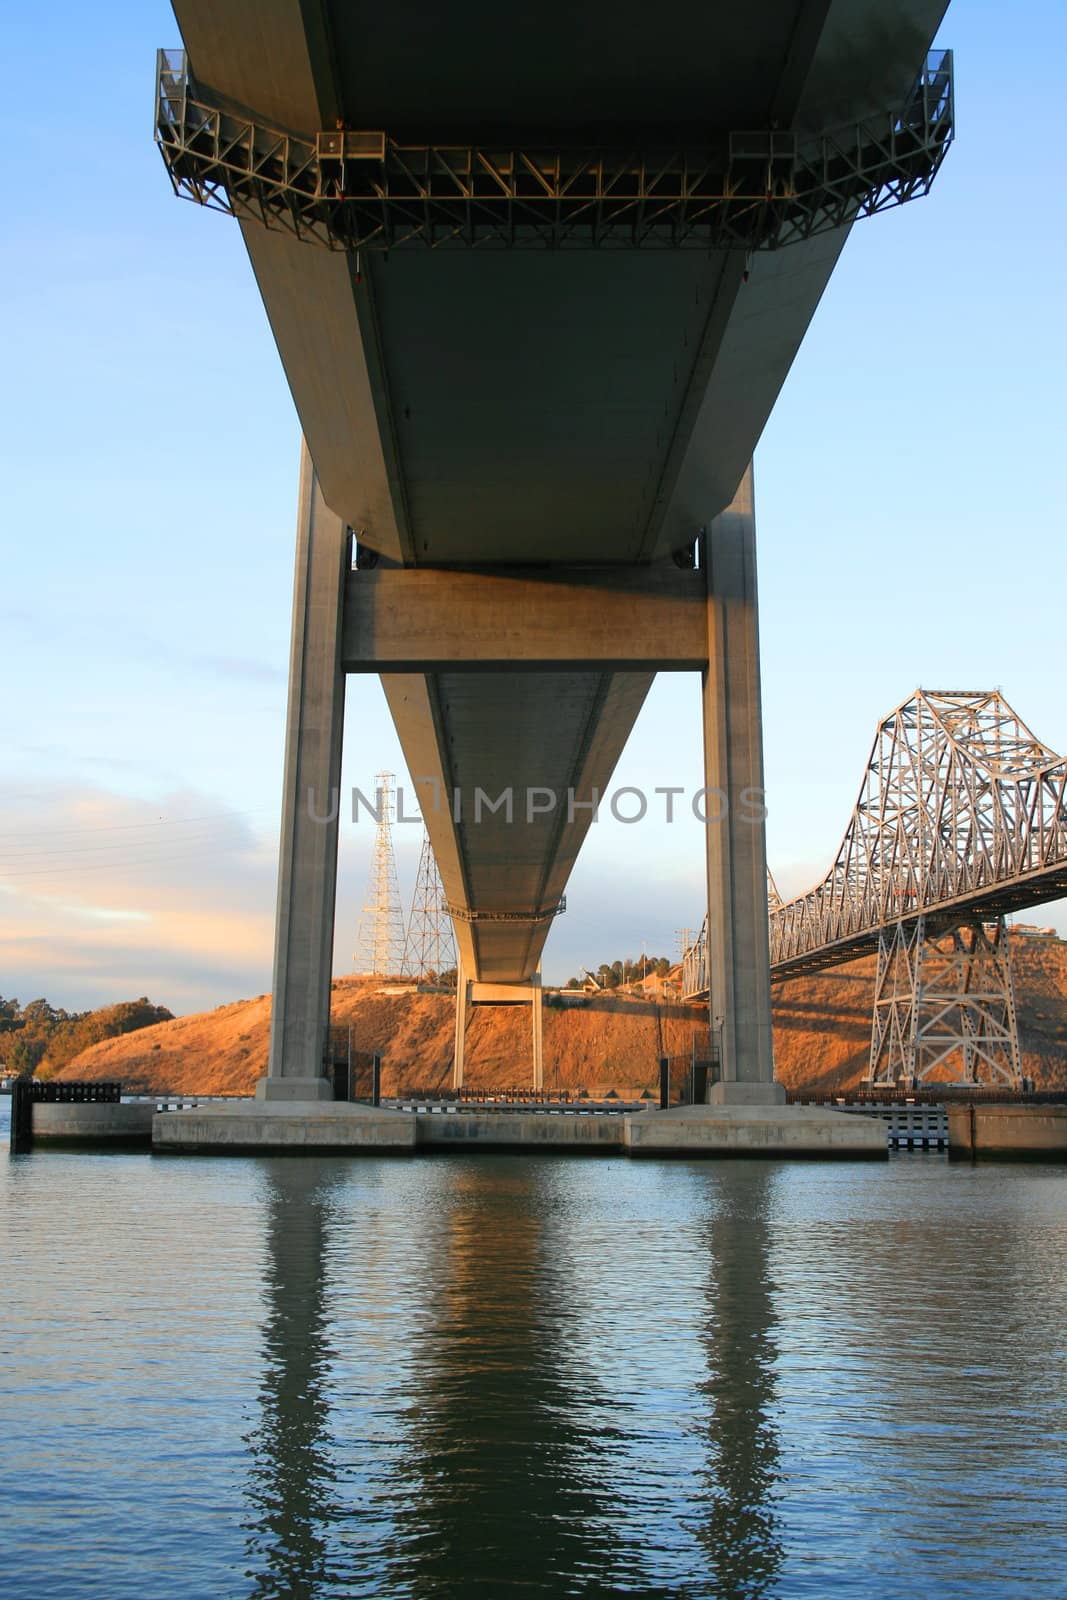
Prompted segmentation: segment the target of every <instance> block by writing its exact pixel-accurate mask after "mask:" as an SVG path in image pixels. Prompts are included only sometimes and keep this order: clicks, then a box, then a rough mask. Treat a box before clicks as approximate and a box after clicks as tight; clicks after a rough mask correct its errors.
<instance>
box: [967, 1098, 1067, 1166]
mask: <svg viewBox="0 0 1067 1600" xmlns="http://www.w3.org/2000/svg"><path fill="white" fill-rule="evenodd" d="M948 1153H949V1156H950V1157H951V1158H952V1159H953V1160H956V1161H960V1160H964V1161H966V1160H978V1161H981V1160H999V1161H1067V1105H1016V1104H1010V1103H1008V1104H1004V1105H996V1104H993V1105H950V1106H949V1108H948Z"/></svg>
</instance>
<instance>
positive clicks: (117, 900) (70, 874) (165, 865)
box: [0, 785, 276, 1010]
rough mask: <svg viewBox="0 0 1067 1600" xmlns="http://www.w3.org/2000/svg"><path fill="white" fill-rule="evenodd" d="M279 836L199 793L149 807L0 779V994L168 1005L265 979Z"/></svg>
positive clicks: (253, 990)
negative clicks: (40, 792)
mask: <svg viewBox="0 0 1067 1600" xmlns="http://www.w3.org/2000/svg"><path fill="white" fill-rule="evenodd" d="M275 850H276V835H275V827H274V824H273V818H272V817H271V815H270V813H266V814H255V815H254V814H242V813H240V812H238V811H235V810H234V809H233V808H231V807H226V806H223V805H221V804H220V803H219V801H218V800H217V799H215V798H214V797H212V796H210V795H204V794H200V793H197V792H195V791H189V790H184V791H175V792H172V793H169V794H164V795H161V796H159V797H158V798H157V799H155V800H152V801H145V800H140V799H134V798H130V797H129V796H121V795H117V794H114V793H111V792H110V791H108V790H106V789H103V788H95V787H90V786H66V787H63V788H60V789H57V790H56V791H55V792H54V793H53V794H51V795H49V796H47V797H45V798H41V797H38V798H36V799H35V800H33V801H30V800H28V799H27V798H26V797H25V796H24V795H21V794H20V793H19V792H18V791H17V789H15V788H14V787H13V786H12V787H11V788H8V789H5V787H4V786H2V785H0V992H2V993H4V994H8V995H10V994H15V995H19V996H20V997H23V998H24V997H25V996H27V995H30V994H44V995H47V996H48V998H49V999H51V1000H53V1001H54V1002H55V1003H56V1004H60V1005H64V1006H66V1007H68V1008H82V1007H85V1006H88V1005H97V1004H103V1003H106V1002H109V1001H113V1000H119V999H122V998H129V997H130V996H131V994H141V993H146V994H149V995H150V996H151V998H152V999H154V1000H156V1001H157V1002H158V1003H160V1004H163V1005H169V1006H170V1007H171V1008H172V1009H174V1010H184V1009H198V1008H200V1007H204V1006H212V1005H218V1004H220V1003H222V1002H224V1001H228V1000H232V999H235V998H237V997H238V996H240V995H243V994H259V993H262V992H263V991H264V990H265V989H266V987H267V986H268V983H269V969H270V953H271V943H272V936H273V904H274V883H275V871H276V861H275Z"/></svg>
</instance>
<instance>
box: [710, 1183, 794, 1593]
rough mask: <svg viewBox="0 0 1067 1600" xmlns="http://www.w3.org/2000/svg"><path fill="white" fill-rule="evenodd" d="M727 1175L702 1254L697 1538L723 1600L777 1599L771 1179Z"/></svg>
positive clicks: (779, 1548) (780, 1553)
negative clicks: (703, 1446)
mask: <svg viewBox="0 0 1067 1600" xmlns="http://www.w3.org/2000/svg"><path fill="white" fill-rule="evenodd" d="M740 1177H741V1175H740V1174H739V1173H731V1174H730V1175H729V1182H728V1183H724V1184H721V1185H720V1186H719V1194H718V1196H717V1200H718V1204H717V1206H716V1208H715V1210H714V1212H713V1213H712V1215H711V1216H710V1218H709V1219H708V1221H707V1224H706V1230H705V1236H704V1245H705V1249H706V1251H707V1258H708V1261H709V1265H710V1271H709V1275H708V1302H709V1312H708V1319H707V1355H708V1377H707V1380H706V1382H705V1383H703V1384H702V1385H701V1391H702V1393H703V1395H704V1397H705V1399H706V1403H707V1423H706V1426H707V1442H708V1454H707V1471H706V1477H705V1494H706V1497H707V1511H706V1514H705V1515H704V1517H703V1518H702V1519H701V1526H700V1528H699V1537H700V1539H701V1543H702V1544H703V1546H704V1549H705V1551H706V1552H707V1556H708V1559H709V1562H710V1565H711V1569H712V1573H713V1574H714V1579H715V1587H714V1590H713V1592H714V1594H715V1595H716V1596H717V1597H722V1600H760V1597H761V1596H766V1595H770V1594H772V1593H774V1592H775V1588H776V1584H777V1580H778V1576H779V1573H780V1572H781V1569H782V1564H783V1562H784V1559H785V1553H784V1549H783V1545H782V1536H781V1520H780V1515H779V1511H778V1507H777V1494H778V1485H779V1481H780V1476H781V1474H780V1466H779V1458H780V1439H779V1433H778V1426H777V1423H776V1421H775V1408H776V1403H777V1394H776V1374H775V1368H776V1363H777V1359H778V1347H777V1343H776V1340H775V1323H776V1311H775V1305H774V1298H773V1294H772V1288H771V1280H770V1270H769V1260H768V1257H769V1247H770V1239H769V1213H770V1205H771V1195H772V1189H773V1185H774V1182H775V1174H774V1173H773V1172H772V1171H768V1170H763V1169H760V1168H755V1169H754V1170H752V1171H751V1172H750V1173H746V1174H745V1175H744V1178H743V1179H742V1180H741V1181H740V1182H739V1178H740Z"/></svg>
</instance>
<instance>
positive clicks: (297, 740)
mask: <svg viewBox="0 0 1067 1600" xmlns="http://www.w3.org/2000/svg"><path fill="white" fill-rule="evenodd" d="M348 565H349V554H348V535H347V530H346V528H345V525H344V523H343V522H342V521H341V519H340V518H339V517H337V516H335V515H334V513H333V512H332V511H330V510H329V508H328V507H327V505H326V503H325V501H324V500H323V498H322V492H321V490H320V488H319V482H318V478H317V476H316V474H315V469H314V467H313V465H312V462H311V457H310V455H309V454H308V449H307V445H306V444H305V445H304V446H303V450H302V455H301V462H300V503H299V511H298V522H297V545H296V577H295V581H294V590H293V634H292V648H291V652H290V657H289V711H288V720H287V723H286V734H285V775H284V780H283V783H284V790H283V796H282V834H281V848H280V855H279V869H278V911H277V927H276V933H275V944H274V1002H273V1010H272V1013H271V1032H270V1067H269V1069H268V1076H267V1077H266V1078H261V1079H260V1081H259V1083H258V1084H257V1086H256V1095H257V1098H259V1099H266V1100H327V1099H330V1098H331V1097H332V1092H333V1091H332V1087H331V1085H330V1083H329V1082H328V1080H327V1079H326V1078H324V1077H323V1076H322V1060H323V1046H324V1043H325V1039H326V1030H327V1027H328V1025H329V1018H330V974H331V969H332V963H333V919H334V895H335V890H336V881H337V831H338V819H339V816H340V800H341V740H342V731H343V722H344V705H345V675H344V670H343V667H342V654H341V639H342V633H343V624H344V614H343V613H344V592H345V576H346V572H347V569H348Z"/></svg>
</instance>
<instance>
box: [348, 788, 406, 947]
mask: <svg viewBox="0 0 1067 1600" xmlns="http://www.w3.org/2000/svg"><path fill="white" fill-rule="evenodd" d="M374 781H375V786H376V789H377V812H378V821H377V826H376V827H375V830H374V859H373V860H372V862H371V869H370V880H369V882H368V884H367V897H366V900H365V901H364V904H363V912H362V915H361V917H360V921H359V932H358V933H357V935H356V951H355V955H354V956H353V958H352V959H353V962H354V965H355V969H356V971H357V972H369V973H372V974H374V976H375V977H395V976H397V975H398V974H399V973H400V972H401V971H402V970H403V966H404V913H403V911H402V910H401V906H400V884H399V882H398V880H397V875H396V854H395V852H394V850H393V785H394V781H395V774H394V773H392V772H379V773H378V774H377V775H376V776H375V780H374Z"/></svg>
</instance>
